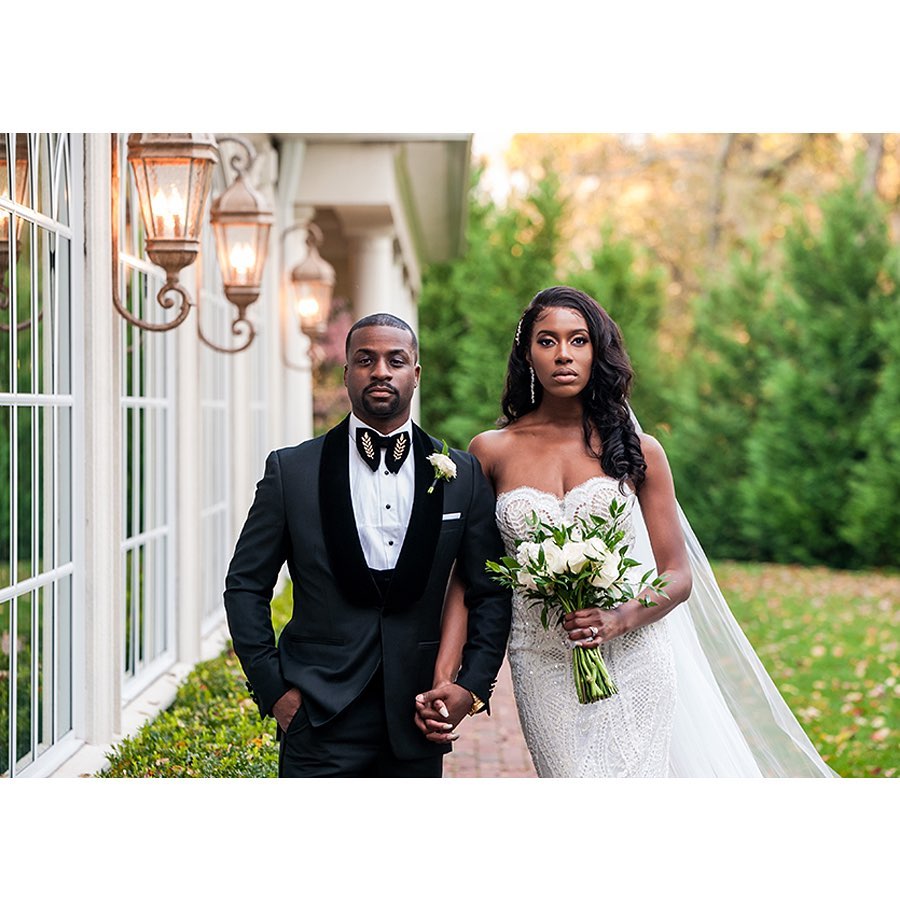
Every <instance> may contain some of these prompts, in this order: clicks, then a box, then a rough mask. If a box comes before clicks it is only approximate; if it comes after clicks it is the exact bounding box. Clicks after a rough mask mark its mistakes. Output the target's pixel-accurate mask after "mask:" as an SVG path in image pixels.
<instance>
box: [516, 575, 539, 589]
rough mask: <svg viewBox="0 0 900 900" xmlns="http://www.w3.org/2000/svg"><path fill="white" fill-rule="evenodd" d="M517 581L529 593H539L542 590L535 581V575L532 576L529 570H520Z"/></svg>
mask: <svg viewBox="0 0 900 900" xmlns="http://www.w3.org/2000/svg"><path fill="white" fill-rule="evenodd" d="M516 581H518V582H519V584H520V585H521V586H522V587H523V588H525V590H527V591H534V592H535V593H538V592H539V590H540V588H538V586H537V582H536V581H535V580H534V575H532V574H531V572H529V571H528V570H527V569H519V571H518V572H516Z"/></svg>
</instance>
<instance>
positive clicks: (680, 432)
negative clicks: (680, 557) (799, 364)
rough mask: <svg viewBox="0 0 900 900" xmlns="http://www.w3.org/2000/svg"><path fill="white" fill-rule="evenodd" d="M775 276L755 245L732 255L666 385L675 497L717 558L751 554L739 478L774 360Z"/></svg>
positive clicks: (700, 302)
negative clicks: (772, 294)
mask: <svg viewBox="0 0 900 900" xmlns="http://www.w3.org/2000/svg"><path fill="white" fill-rule="evenodd" d="M770 277H771V276H770V273H769V272H768V270H767V269H766V268H765V267H764V266H763V263H762V254H761V251H760V249H759V248H758V247H756V246H751V247H749V248H748V249H747V251H746V252H745V253H743V254H740V255H734V256H733V257H732V259H731V264H730V270H729V271H728V272H727V273H726V274H725V275H724V276H723V277H722V278H721V279H720V280H719V281H718V282H717V283H715V284H714V285H712V286H711V287H710V288H709V290H708V291H706V292H705V293H704V294H701V295H700V296H699V297H698V298H697V300H696V302H695V304H694V309H693V317H694V326H693V334H692V336H691V340H692V347H691V350H690V351H689V352H688V354H687V355H686V357H685V360H684V363H683V364H682V366H681V367H680V369H679V370H678V373H677V377H676V378H675V379H674V380H673V381H672V382H671V387H670V389H669V396H670V398H671V407H672V411H671V419H670V422H671V434H670V435H669V436H668V439H667V441H666V442H665V443H666V449H667V452H668V456H669V461H670V464H671V466H672V472H673V475H674V478H675V484H676V488H677V491H678V498H679V501H680V503H681V505H682V507H683V508H684V510H685V512H686V514H687V516H688V518H689V519H690V521H691V524H692V526H693V528H694V531H695V532H696V533H697V536H698V538H699V539H700V541H701V542H702V543H703V544H704V545H705V546H707V547H708V548H710V550H711V551H712V552H713V554H714V555H715V556H717V557H719V558H738V559H740V558H746V557H747V556H748V547H747V542H746V540H745V536H744V529H743V517H742V494H741V490H740V484H741V480H742V479H743V478H744V476H745V475H746V472H747V446H746V443H747V437H748V435H749V434H750V432H751V431H752V429H753V425H754V422H755V421H756V417H757V415H758V411H759V402H760V397H759V394H760V385H761V383H762V381H763V378H764V377H765V374H766V372H767V371H768V366H769V364H770V360H771V342H772V336H773V321H772V315H771V298H770V297H769V283H770Z"/></svg>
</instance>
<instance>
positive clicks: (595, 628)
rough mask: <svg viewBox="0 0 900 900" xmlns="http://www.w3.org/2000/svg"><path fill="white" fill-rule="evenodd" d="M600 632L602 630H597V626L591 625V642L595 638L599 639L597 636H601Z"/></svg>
mask: <svg viewBox="0 0 900 900" xmlns="http://www.w3.org/2000/svg"><path fill="white" fill-rule="evenodd" d="M599 631H600V630H599V629H598V628H597V626H596V625H591V627H590V632H591V640H593V639H594V638H595V637H597V635H598V634H599Z"/></svg>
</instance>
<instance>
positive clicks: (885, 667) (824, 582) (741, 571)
mask: <svg viewBox="0 0 900 900" xmlns="http://www.w3.org/2000/svg"><path fill="white" fill-rule="evenodd" d="M713 568H714V569H715V573H716V577H717V578H718V580H719V584H720V586H721V588H722V593H723V594H724V595H725V597H726V598H727V599H728V601H729V604H730V606H731V608H732V611H733V612H734V614H735V616H736V617H737V619H738V621H739V622H740V623H741V625H742V626H743V628H744V631H745V632H746V634H747V637H748V638H749V639H750V642H751V643H752V644H753V646H754V647H755V648H756V651H757V653H758V654H759V656H760V658H761V659H762V661H763V663H764V665H765V667H766V669H767V670H768V671H769V674H770V675H771V676H772V679H773V680H774V682H775V683H776V684H777V685H778V688H779V690H780V691H781V692H782V694H783V695H784V698H785V700H787V702H788V704H789V706H790V707H791V710H792V711H793V713H794V715H795V716H797V718H798V719H799V721H800V724H801V725H803V727H804V729H805V730H806V733H807V734H808V735H809V737H810V739H811V740H812V742H813V744H815V746H816V747H817V748H818V750H819V752H820V753H821V754H822V756H823V758H824V759H825V761H826V762H827V763H828V764H829V765H830V766H831V767H832V768H833V769H834V770H835V771H836V772H837V773H838V774H840V775H843V776H857V777H859V776H884V777H888V778H890V777H894V776H896V775H897V773H898V770H900V751H898V749H897V748H898V746H900V721H898V720H900V715H898V711H900V685H898V683H897V679H898V675H900V662H898V654H897V649H898V634H900V628H898V625H900V575H881V574H876V573H870V572H863V573H860V572H838V571H834V570H831V569H825V568H805V567H802V566H774V565H751V564H736V563H717V564H715V565H714V567H713Z"/></svg>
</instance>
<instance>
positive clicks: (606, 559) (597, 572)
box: [590, 546, 621, 589]
mask: <svg viewBox="0 0 900 900" xmlns="http://www.w3.org/2000/svg"><path fill="white" fill-rule="evenodd" d="M603 550H604V552H603V559H602V560H601V561H600V562H596V563H594V575H592V576H591V578H590V583H591V586H592V587H595V588H601V589H603V588H608V587H610V585H612V584H613V582H614V581H615V580H616V579H617V578H618V577H619V562H620V561H621V557H620V556H619V554H618V552H610V551H609V549H608V548H607V547H605V546H604V548H603Z"/></svg>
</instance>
